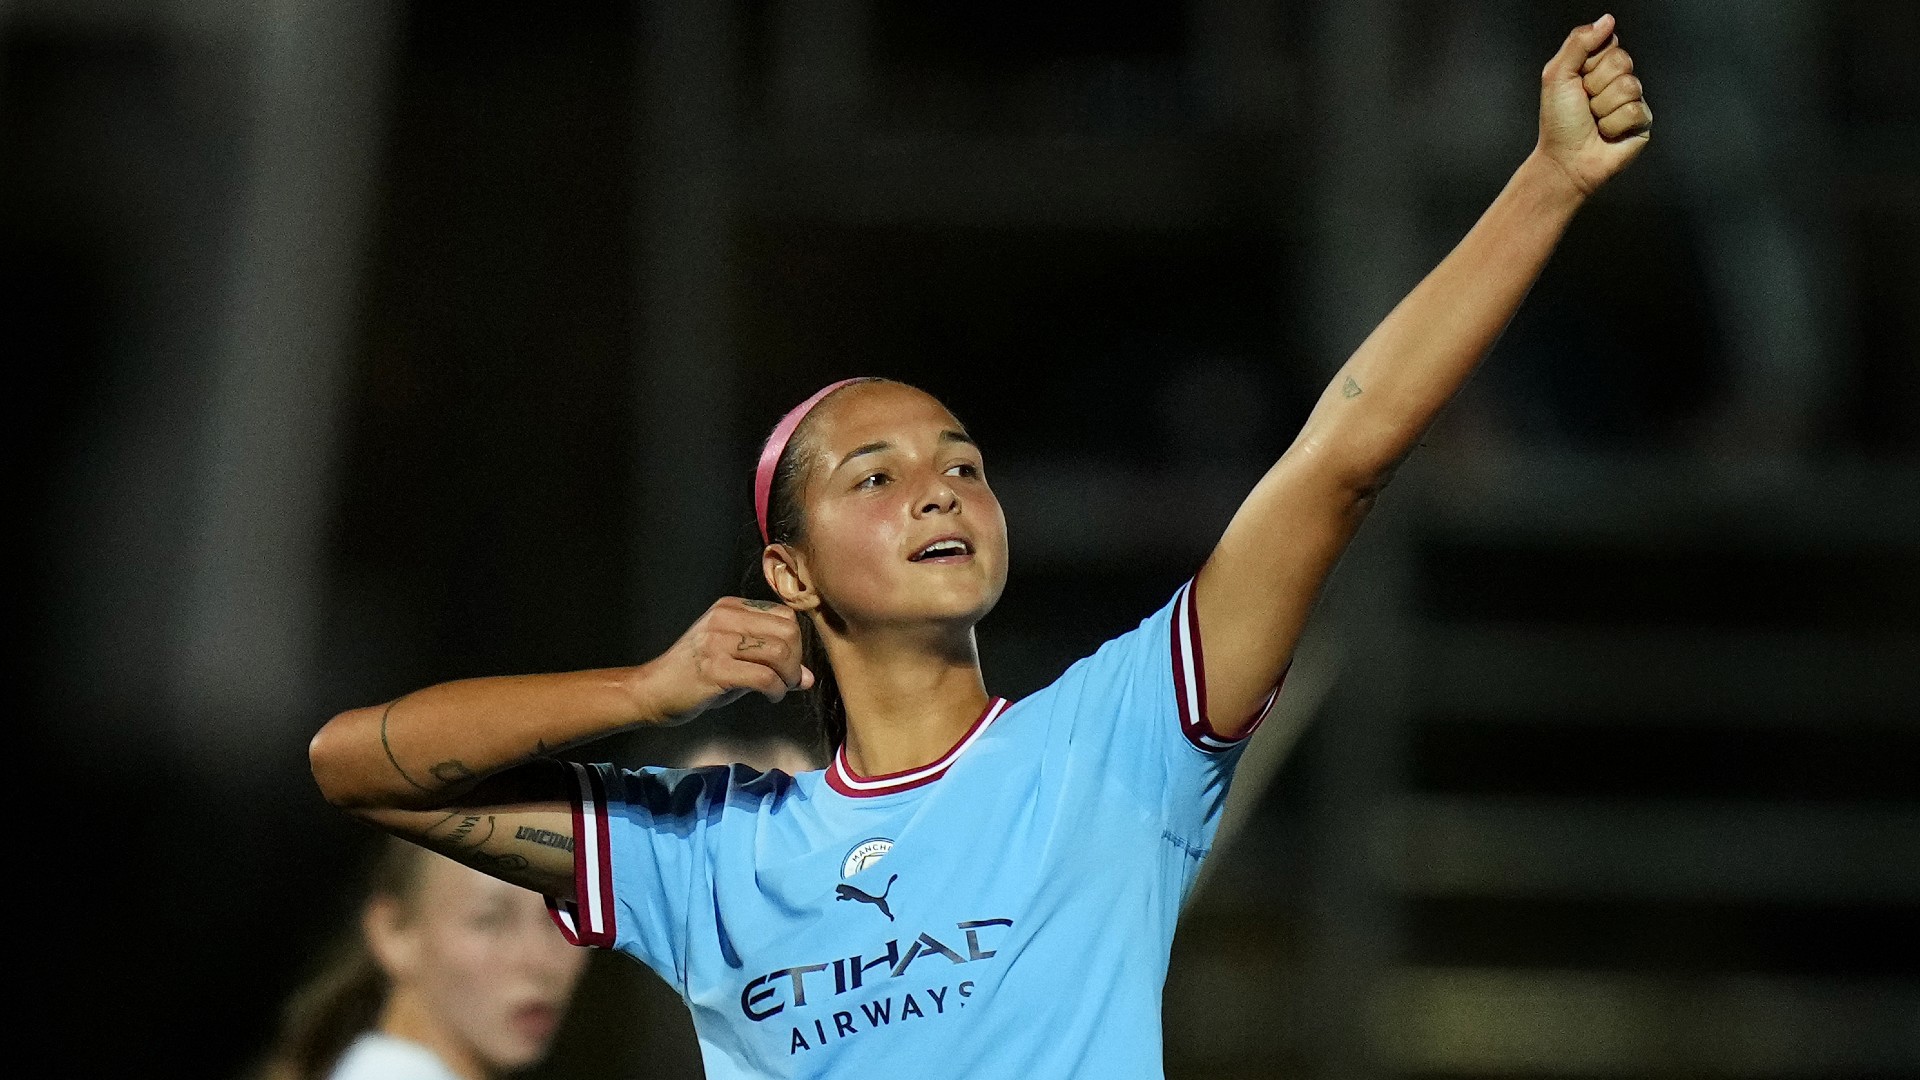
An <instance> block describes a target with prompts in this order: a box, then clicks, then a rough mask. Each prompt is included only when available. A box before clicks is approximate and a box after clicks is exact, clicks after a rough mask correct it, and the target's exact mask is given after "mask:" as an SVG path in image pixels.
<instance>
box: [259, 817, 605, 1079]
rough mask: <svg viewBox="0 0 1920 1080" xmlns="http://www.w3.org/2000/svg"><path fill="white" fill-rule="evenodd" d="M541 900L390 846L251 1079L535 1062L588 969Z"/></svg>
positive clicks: (383, 848)
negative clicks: (360, 898)
mask: <svg viewBox="0 0 1920 1080" xmlns="http://www.w3.org/2000/svg"><path fill="white" fill-rule="evenodd" d="M586 958H587V954H585V953H583V952H581V951H580V950H579V949H576V948H574V947H573V946H571V945H569V944H567V941H566V939H565V938H563V937H562V936H561V934H560V931H559V930H557V929H556V928H555V927H554V926H553V922H552V920H551V919H550V918H549V917H548V915H547V910H546V905H545V904H544V903H543V902H542V901H541V899H540V897H539V896H538V895H537V894H534V893H531V892H528V891H527V890H525V889H522V888H520V887H518V886H515V885H510V884H508V883H506V882H504V881H500V880H499V879H497V878H493V877H489V876H487V875H486V874H482V873H480V872H479V871H477V870H474V869H471V868H469V867H466V866H462V865H461V864H459V863H456V862H453V861H452V860H449V859H444V858H441V857H440V856H439V855H436V854H434V853H433V852H431V851H428V850H427V849H425V848H422V847H419V846H417V845H415V844H411V843H407V842H405V841H403V840H400V839H397V838H394V837H386V838H383V839H382V841H381V843H380V846H379V849H378V851H377V852H376V854H375V860H374V865H373V868H372V872H371V874H370V880H369V882H368V886H367V888H366V890H365V895H364V899H363V901H362V903H361V904H360V905H359V906H358V908H357V909H356V910H355V911H354V912H353V920H352V922H351V924H350V925H349V926H347V927H345V928H343V929H342V931H341V932H340V934H339V935H338V936H337V939H336V940H335V941H334V942H333V943H332V944H331V945H330V947H329V948H328V950H327V952H326V954H325V956H324V958H323V964H322V966H321V968H320V969H319V970H318V971H317V972H316V973H315V974H314V975H313V976H312V978H310V979H309V980H308V981H307V982H306V983H305V984H304V985H303V986H302V987H301V988H300V989H299V990H298V991H297V992H296V993H295V994H294V996H293V997H292V998H291V999H290V1000H289V1002H288V1004H287V1006H286V1009H285V1010H284V1015H283V1017H282V1021H281V1028H280V1032H279V1034H278V1037H277V1038H276V1040H275V1042H274V1044H273V1046H272V1047H271V1048H270V1049H269V1050H268V1052H267V1054H266V1056H265V1058H264V1060H263V1061H262V1062H261V1063H260V1065H259V1066H258V1067H257V1068H256V1070H255V1072H254V1073H253V1078H254V1080H494V1078H496V1077H502V1076H505V1075H507V1074H509V1073H512V1072H515V1071H518V1070H520V1069H524V1068H526V1067H528V1066H531V1065H534V1064H537V1063H539V1062H540V1061H541V1060H543V1059H544V1058H545V1057H546V1056H547V1051H548V1049H549V1048H550V1047H551V1046H552V1043H553V1037H554V1035H555V1033H556V1032H558V1030H559V1028H560V1023H561V1021H562V1020H564V1019H565V1017H566V1013H567V1007H568V1005H569V1004H570V1003H571V1001H572V998H573V992H574V989H575V987H576V986H577V985H578V983H579V979H580V975H581V972H582V970H583V969H584V967H585V964H584V962H583V961H585V960H586Z"/></svg>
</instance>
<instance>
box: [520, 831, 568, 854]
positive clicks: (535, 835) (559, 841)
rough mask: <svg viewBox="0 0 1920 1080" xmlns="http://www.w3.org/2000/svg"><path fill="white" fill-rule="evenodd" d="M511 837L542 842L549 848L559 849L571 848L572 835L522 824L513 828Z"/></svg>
mask: <svg viewBox="0 0 1920 1080" xmlns="http://www.w3.org/2000/svg"><path fill="white" fill-rule="evenodd" d="M513 838H514V839H516V840H525V841H527V842H529V843H534V844H542V845H544V846H546V847H550V848H559V849H560V850H561V851H572V850H573V837H571V836H568V835H566V834H565V833H557V832H553V831H551V830H548V829H536V828H533V827H532V826H530V825H522V826H520V827H519V828H517V829H515V830H514V831H513Z"/></svg>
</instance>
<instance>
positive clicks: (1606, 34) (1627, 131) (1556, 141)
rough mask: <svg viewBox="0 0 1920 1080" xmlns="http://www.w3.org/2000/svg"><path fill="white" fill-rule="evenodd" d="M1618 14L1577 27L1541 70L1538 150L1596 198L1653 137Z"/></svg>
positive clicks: (1650, 116) (1583, 191)
mask: <svg viewBox="0 0 1920 1080" xmlns="http://www.w3.org/2000/svg"><path fill="white" fill-rule="evenodd" d="M1644 91H1645V88H1644V87H1642V86H1641V85H1640V77H1639V76H1638V75H1635V74H1634V73H1633V57H1631V56H1629V55H1627V50H1626V49H1624V48H1621V46H1620V37H1619V35H1617V34H1615V33H1614V18H1613V16H1612V15H1602V16H1601V17H1600V18H1599V20H1598V21H1596V22H1592V23H1589V24H1587V25H1585V26H1581V27H1577V28H1575V30H1574V31H1573V33H1571V34H1568V35H1567V40H1566V42H1565V43H1564V44H1562V45H1561V46H1560V51H1559V52H1557V53H1555V54H1554V57H1553V59H1552V60H1549V61H1547V66H1546V69H1545V70H1543V71H1542V72H1541V73H1540V146H1539V150H1540V152H1541V153H1542V154H1544V155H1545V156H1546V157H1547V158H1548V159H1550V160H1551V161H1553V163H1554V164H1556V165H1558V166H1560V168H1561V170H1562V171H1564V172H1565V173H1566V174H1567V178H1568V179H1569V180H1571V181H1572V182H1573V184H1574V186H1575V187H1576V188H1578V189H1579V191H1580V194H1581V195H1583V196H1585V195H1591V194H1593V192H1594V191H1595V189H1597V188H1599V186H1600V185H1601V184H1604V183H1606V182H1607V181H1608V180H1609V179H1611V178H1612V177H1613V175H1614V174H1615V173H1617V172H1619V171H1620V170H1621V169H1624V168H1626V167H1627V163H1628V162H1630V161H1632V160H1633V159H1634V158H1635V157H1637V156H1639V154H1640V151H1641V150H1642V149H1645V147H1646V145H1647V142H1648V140H1650V139H1651V138H1652V137H1653V134H1652V129H1653V110H1651V109H1649V108H1648V107H1647V99H1646V96H1645V92H1644Z"/></svg>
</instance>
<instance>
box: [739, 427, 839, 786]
mask: <svg viewBox="0 0 1920 1080" xmlns="http://www.w3.org/2000/svg"><path fill="white" fill-rule="evenodd" d="M804 429H805V424H804V422H803V423H802V425H801V427H800V428H799V429H796V430H795V431H794V433H793V438H792V439H791V440H789V442H788V443H787V445H786V447H785V449H784V450H783V451H782V452H781V454H780V459H779V462H778V463H777V464H776V465H775V466H774V470H773V484H772V487H771V488H770V489H769V490H768V495H767V542H768V543H772V544H795V543H799V542H800V541H801V540H802V539H803V538H804V535H805V531H804V524H805V518H806V513H805V511H806V508H805V507H804V506H802V505H801V503H800V493H801V491H802V490H803V489H804V488H805V487H806V477H805V476H804V475H802V474H803V472H804V467H803V463H804V461H805V457H806V455H805V454H804V453H796V452H795V447H796V446H799V445H800V444H801V443H802V442H803V440H802V439H801V437H800V436H801V433H802V431H803V430H804ZM756 554H757V553H756ZM751 572H752V573H753V574H754V576H756V577H758V576H762V575H761V574H760V565H759V559H758V558H757V557H756V558H755V560H754V566H753V570H752V571H751ZM800 662H801V663H803V664H805V665H807V667H809V668H811V669H813V688H812V689H811V690H808V691H806V703H807V711H808V712H809V713H810V714H811V715H812V716H813V721H814V727H815V730H816V731H817V732H818V735H819V739H820V744H821V747H822V750H823V751H824V756H825V757H827V758H829V759H831V758H832V757H833V755H834V754H835V753H837V752H838V751H839V749H840V744H841V743H844V742H846V741H847V707H846V703H845V702H844V701H843V700H841V697H840V684H839V683H838V682H836V681H835V680H834V677H833V662H832V661H831V660H829V659H828V658H827V647H826V643H825V642H823V641H821V640H820V631H819V630H818V629H817V628H816V627H815V626H814V623H813V619H812V618H810V617H808V616H807V615H804V614H803V615H801V616H800Z"/></svg>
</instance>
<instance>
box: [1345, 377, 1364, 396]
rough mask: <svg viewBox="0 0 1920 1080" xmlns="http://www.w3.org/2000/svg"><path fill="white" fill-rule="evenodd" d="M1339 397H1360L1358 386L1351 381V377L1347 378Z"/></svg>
mask: <svg viewBox="0 0 1920 1080" xmlns="http://www.w3.org/2000/svg"><path fill="white" fill-rule="evenodd" d="M1340 396H1341V397H1346V398H1357V397H1359V396H1360V384H1359V383H1357V382H1354V381H1353V376H1351V375H1349V376H1347V382H1346V385H1344V386H1342V387H1341V388H1340Z"/></svg>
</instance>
